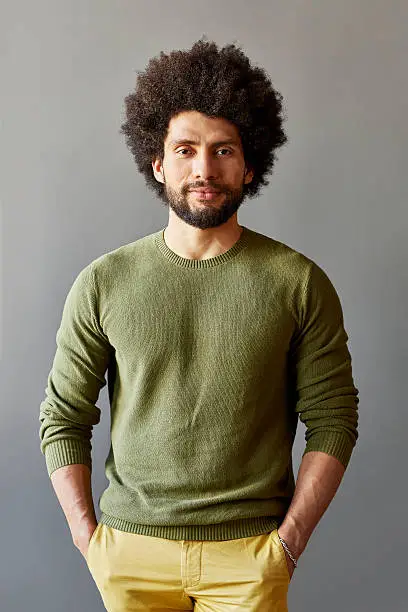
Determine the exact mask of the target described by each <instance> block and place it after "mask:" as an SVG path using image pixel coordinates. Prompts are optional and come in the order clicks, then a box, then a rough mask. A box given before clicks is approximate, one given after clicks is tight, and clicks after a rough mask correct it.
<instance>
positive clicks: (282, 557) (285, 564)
mask: <svg viewBox="0 0 408 612" xmlns="http://www.w3.org/2000/svg"><path fill="white" fill-rule="evenodd" d="M272 536H273V537H274V539H275V541H276V546H277V548H278V550H279V556H280V560H281V564H282V567H283V568H284V570H285V572H286V576H287V579H288V582H290V574H289V568H288V562H287V560H286V552H285V549H284V548H283V546H282V542H281V541H280V539H279V534H278V530H277V529H274V530H273V531H272V532H271V537H272Z"/></svg>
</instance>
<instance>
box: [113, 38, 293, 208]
mask: <svg viewBox="0 0 408 612" xmlns="http://www.w3.org/2000/svg"><path fill="white" fill-rule="evenodd" d="M190 110H194V111H198V112H200V113H204V114H206V115H207V116H209V117H219V118H224V119H227V120H229V121H231V122H232V123H233V124H234V125H235V126H236V127H237V128H238V131H239V134H240V136H241V141H242V147H243V152H244V158H245V163H246V164H247V165H248V166H249V167H250V168H251V169H252V170H253V172H254V177H253V179H252V181H251V182H250V183H248V184H246V185H244V186H243V189H244V195H245V196H248V197H254V196H255V195H257V194H258V193H259V190H260V187H261V186H262V185H264V186H266V185H268V184H269V181H268V180H267V178H266V175H267V174H268V173H271V172H272V169H273V166H274V162H275V158H276V154H275V151H276V149H278V147H281V146H282V145H284V144H285V143H286V142H287V137H286V135H285V133H284V131H283V129H282V124H283V116H282V96H281V94H280V93H279V92H278V91H276V89H274V87H273V85H272V83H271V81H270V79H269V78H268V76H267V74H266V72H265V70H263V69H262V68H259V67H254V66H251V64H250V61H249V59H248V58H247V57H246V55H245V54H244V53H243V52H242V50H240V49H239V48H238V47H237V46H236V45H234V44H228V45H226V46H224V47H223V48H221V49H218V47H217V45H216V44H215V43H214V42H208V41H206V40H205V37H203V38H202V39H200V40H199V41H197V42H195V43H194V44H193V46H192V48H191V49H190V50H187V51H184V50H179V51H172V52H171V53H169V54H168V55H166V54H165V53H164V52H163V51H161V53H160V56H159V57H155V58H151V59H150V60H149V63H148V65H147V67H146V70H145V71H143V72H142V71H137V79H136V87H135V90H134V91H133V92H132V93H130V94H129V95H128V96H126V98H125V111H126V121H125V122H124V123H123V124H122V125H121V129H120V132H121V133H122V134H124V135H125V136H126V144H127V146H128V148H129V149H130V151H131V153H132V154H133V157H134V159H135V162H136V165H137V167H138V169H139V171H140V172H141V173H142V174H143V175H144V177H145V180H146V184H147V186H148V187H149V188H150V189H152V190H153V191H154V192H155V193H156V194H157V195H158V196H159V198H160V199H162V200H164V201H166V198H165V194H164V186H163V184H162V183H160V182H158V181H157V180H156V178H155V177H154V174H153V169H152V161H153V160H154V159H155V158H159V159H161V160H163V157H164V141H165V138H166V135H167V131H168V125H169V122H170V120H171V119H172V117H174V116H176V115H177V114H178V113H180V112H183V111H190Z"/></svg>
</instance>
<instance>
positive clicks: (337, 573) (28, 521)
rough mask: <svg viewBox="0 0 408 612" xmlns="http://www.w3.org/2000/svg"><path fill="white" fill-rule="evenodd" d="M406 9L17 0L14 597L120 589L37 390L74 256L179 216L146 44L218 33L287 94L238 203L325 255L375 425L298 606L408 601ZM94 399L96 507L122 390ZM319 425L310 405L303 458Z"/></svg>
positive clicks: (9, 233) (5, 487)
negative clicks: (255, 179)
mask: <svg viewBox="0 0 408 612" xmlns="http://www.w3.org/2000/svg"><path fill="white" fill-rule="evenodd" d="M407 20H408V5H407V3H406V2H405V1H404V0H401V1H392V0H391V1H390V0H388V1H387V2H385V1H383V2H379V1H376V0H364V1H360V2H358V3H356V2H355V1H352V0H343V1H342V2H338V1H333V0H330V1H328V0H314V1H309V2H306V1H304V2H302V1H299V0H298V1H293V2H277V1H274V2H271V0H268V1H266V0H265V1H264V2H242V1H232V0H229V1H228V2H221V3H220V4H219V3H218V2H216V1H211V2H208V1H207V2H201V3H200V2H194V3H193V2H190V1H178V2H172V3H166V2H158V1H157V0H149V1H148V2H131V1H123V0H122V1H119V2H114V1H110V2H108V1H106V0H103V1H102V0H81V2H79V1H74V0H66V1H65V2H62V1H59V0H37V1H36V2H29V1H28V0H22V1H20V2H18V1H17V2H15V3H13V4H12V3H7V4H6V3H5V2H3V3H2V18H1V19H0V23H1V26H0V28H1V32H0V34H1V36H0V48H1V62H2V64H1V68H2V70H1V81H0V82H1V104H2V108H1V128H2V133H1V150H2V159H1V172H2V177H1V204H2V209H1V227H2V235H1V251H2V252H1V263H2V265H1V276H2V278H1V357H2V362H1V375H2V377H4V380H3V381H2V387H1V388H2V426H1V432H0V435H1V439H0V453H1V455H0V464H1V466H2V469H1V471H0V478H1V483H0V490H1V521H0V524H1V560H0V589H1V596H0V608H1V611H2V612H21V611H22V610H27V609H29V610H30V612H37V611H41V612H55V610H58V612H65V611H67V612H68V611H71V610H72V609H76V610H84V611H85V610H86V611H89V612H91V611H92V610H95V611H96V610H102V609H103V606H102V603H101V600H100V597H99V593H98V591H97V589H96V586H95V584H94V582H93V580H92V578H91V576H90V574H89V573H88V571H87V567H86V565H85V562H84V561H83V559H82V557H81V554H80V553H79V551H77V549H76V548H75V547H74V546H73V544H72V542H71V537H70V532H69V529H68V527H67V524H66V522H65V517H64V515H63V513H62V510H61V508H60V507H59V504H58V501H57V498H56V497H55V495H54V492H53V489H52V487H51V483H50V481H49V479H48V475H47V474H46V469H45V462H44V459H43V456H42V455H41V453H40V450H39V437H38V429H39V421H38V414H39V404H40V402H41V401H42V399H43V397H44V389H45V385H46V377H47V374H48V371H49V369H50V366H51V361H52V358H53V355H54V351H55V334H56V330H57V327H58V325H59V321H60V316H61V312H62V306H63V302H64V299H65V296H66V293H67V291H68V289H69V287H70V285H71V283H72V282H73V280H74V278H75V276H76V275H77V274H78V272H79V270H80V269H81V268H82V267H84V266H85V265H86V264H87V263H88V262H89V261H91V260H92V259H93V258H95V257H97V256H99V255H100V254H102V253H105V252H107V251H109V250H112V249H114V248H116V247H118V246H120V245H122V244H125V243H128V242H131V241H133V240H136V239H137V238H139V237H142V236H143V235H145V234H148V233H151V232H153V231H156V230H158V229H160V228H162V227H165V225H166V223H167V210H166V209H165V208H164V206H163V205H162V204H161V203H159V201H158V200H156V199H155V198H154V196H153V194H151V193H150V192H148V191H147V189H146V187H145V185H144V181H143V179H142V177H141V176H140V175H138V173H137V170H136V166H135V165H134V162H133V160H132V158H131V156H130V153H129V152H128V150H127V149H126V146H125V143H124V139H123V138H122V136H120V134H119V127H120V123H121V120H122V118H123V98H124V96H125V95H126V94H127V93H128V92H129V91H130V90H131V89H133V87H134V82H135V76H136V73H135V71H136V69H143V68H144V67H145V65H146V63H147V61H148V59H149V58H150V57H151V56H154V55H158V54H159V52H160V51H161V50H163V51H167V52H168V51H170V50H172V49H175V48H189V47H190V46H191V44H192V43H193V42H194V41H195V40H197V39H198V38H200V37H201V35H203V34H206V35H207V37H208V38H209V39H213V40H215V41H216V42H217V43H218V44H220V45H224V44H226V43H227V42H236V43H238V44H240V45H242V47H243V49H244V51H245V52H246V53H247V54H248V56H249V57H250V58H251V60H252V61H253V62H255V63H257V64H260V65H262V66H264V67H265V69H266V70H267V71H268V73H269V74H270V75H271V78H272V80H273V82H274V84H275V86H276V87H277V88H278V90H279V91H281V93H282V94H283V96H284V98H285V107H286V114H287V117H288V121H287V123H286V130H287V133H288V136H289V140H290V142H289V143H288V145H287V146H286V147H285V148H284V149H282V150H281V151H280V154H279V160H278V161H277V165H276V170H275V173H274V175H273V176H272V178H271V183H270V186H269V187H268V188H267V189H265V190H264V192H263V193H262V195H261V197H259V198H258V199H256V200H252V201H247V202H245V203H244V204H243V206H242V207H241V209H240V211H239V221H240V223H242V224H244V225H247V226H249V227H251V228H253V229H255V230H257V231H260V232H262V233H264V234H267V235H269V236H272V237H275V238H277V239H278V240H281V241H283V242H286V243H287V244H289V245H291V246H292V247H294V248H296V249H297V250H300V251H301V252H304V253H305V254H307V255H308V256H309V257H311V258H312V259H314V260H315V261H317V262H318V263H319V264H320V265H321V266H322V267H323V268H324V269H325V270H326V271H327V273H328V274H329V276H330V278H331V279H332V281H333V283H334V285H335V287H336V288H337V290H338V293H339V295H340V298H341V301H342V305H343V310H344V316H345V323H346V328H347V330H348V333H349V336H350V344H349V346H350V350H351V353H352V357H353V366H354V376H355V382H356V386H357V387H358V388H359V390H360V438H359V441H358V443H357V447H356V448H355V450H354V453H353V456H352V459H351V462H350V465H349V467H348V470H347V472H346V474H345V477H344V480H343V483H342V485H341V488H340V490H339V491H338V493H337V495H336V497H335V499H334V501H333V502H332V504H331V506H330V507H329V509H328V511H327V512H326V514H325V516H324V517H323V519H322V520H321V522H320V523H319V525H318V527H317V528H316V530H315V532H314V534H313V535H312V538H311V540H310V541H309V545H308V547H307V549H306V551H305V553H304V554H303V556H302V557H301V560H300V562H299V567H298V569H297V570H296V572H295V574H294V577H293V580H292V583H291V585H290V589H289V609H290V611H291V612H295V611H296V610H299V611H300V610H301V611H302V612H308V611H313V612H315V611H317V610H321V611H326V610H330V611H331V612H343V611H344V610H346V609H347V610H348V611H349V612H366V611H367V612H368V611H369V612H377V611H378V612H385V611H386V612H402V610H406V583H405V582H404V578H405V574H406V559H405V555H406V551H407V544H408V541H407V539H408V538H407V529H406V520H405V519H406V508H407V492H406V471H405V469H404V468H405V464H406V452H404V451H405V439H406V426H407V410H406V408H407V404H406V392H405V387H406V371H407V365H408V360H407V350H408V349H407V339H408V334H407V305H406V304H407V302H406V300H407V297H408V296H407V290H408V282H407V280H408V279H407V251H408V247H407V230H408V214H407V211H406V203H407V195H408V178H407V176H408V173H407V152H406V151H407V142H408V140H407V137H408V129H407V125H408V124H407V110H408V105H407V93H408V82H407V81H408V78H407V74H408V72H407V69H406V67H407V57H408V56H407V52H408V36H407V34H408V32H407ZM99 406H100V407H101V408H102V412H103V416H102V421H101V424H100V425H99V426H98V427H97V428H95V430H94V438H93V440H94V451H93V457H94V471H93V485H94V500H95V504H96V505H97V503H98V499H99V495H100V493H101V491H102V490H103V488H104V487H105V485H106V481H105V477H104V473H103V469H104V461H105V458H106V455H107V452H108V448H109V446H108V440H109V438H108V436H109V421H108V404H107V396H106V388H105V389H104V391H103V392H102V394H101V397H100V402H99ZM303 445H304V428H303V426H302V425H301V424H300V426H299V431H298V436H297V439H296V445H295V459H296V467H297V466H298V464H299V459H300V454H301V451H302V449H303ZM97 515H98V517H99V509H97Z"/></svg>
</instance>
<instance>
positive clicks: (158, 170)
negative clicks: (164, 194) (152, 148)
mask: <svg viewBox="0 0 408 612" xmlns="http://www.w3.org/2000/svg"><path fill="white" fill-rule="evenodd" d="M152 169H153V174H154V177H155V179H156V181H158V182H159V183H164V170H163V165H162V160H161V159H160V158H159V157H156V158H155V159H154V160H153V161H152Z"/></svg>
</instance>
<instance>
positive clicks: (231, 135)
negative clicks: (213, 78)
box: [152, 111, 253, 229]
mask: <svg viewBox="0 0 408 612" xmlns="http://www.w3.org/2000/svg"><path fill="white" fill-rule="evenodd" d="M152 166H153V172H154V175H155V177H156V179H157V180H158V181H160V182H162V183H164V190H165V195H166V200H167V202H168V204H169V206H170V208H171V209H172V210H173V211H174V212H175V213H176V215H177V216H178V217H179V218H180V219H182V220H183V221H185V222H186V223H188V224H189V225H192V226H194V227H198V228H201V229H206V228H210V227H217V226H218V225H221V224H223V223H225V222H226V221H227V220H228V219H229V218H230V217H231V216H232V215H233V214H235V213H236V211H237V210H238V208H239V207H240V205H241V203H242V202H243V199H244V195H243V188H244V184H246V183H249V182H250V181H251V180H252V178H253V172H252V171H251V170H249V169H247V167H246V165H245V160H244V153H243V149H242V143H241V138H240V135H239V131H238V129H237V128H236V126H235V125H234V124H233V123H231V122H229V121H227V120H226V119H221V118H210V117H208V116H207V115H204V114H202V113H199V112H196V111H185V112H182V113H179V114H178V115H176V116H175V117H172V119H171V120H170V122H169V126H168V131H167V135H166V138H165V141H164V158H163V160H160V159H156V160H154V161H153V163H152ZM199 189H201V191H197V190H199Z"/></svg>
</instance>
